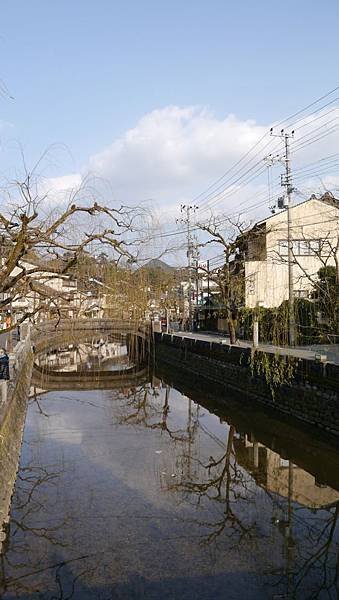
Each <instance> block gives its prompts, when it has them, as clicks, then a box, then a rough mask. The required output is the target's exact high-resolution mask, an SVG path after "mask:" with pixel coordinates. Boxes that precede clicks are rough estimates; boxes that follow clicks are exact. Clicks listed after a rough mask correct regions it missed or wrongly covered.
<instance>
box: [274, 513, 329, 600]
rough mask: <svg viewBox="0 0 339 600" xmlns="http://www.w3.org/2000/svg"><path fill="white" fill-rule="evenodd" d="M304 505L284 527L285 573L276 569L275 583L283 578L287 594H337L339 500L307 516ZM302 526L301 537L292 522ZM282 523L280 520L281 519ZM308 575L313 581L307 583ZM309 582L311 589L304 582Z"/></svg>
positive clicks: (325, 595) (312, 597)
mask: <svg viewBox="0 0 339 600" xmlns="http://www.w3.org/2000/svg"><path fill="white" fill-rule="evenodd" d="M303 510H304V509H303V508H301V507H297V508H295V509H294V514H293V517H292V514H291V515H289V517H288V519H287V521H282V523H283V525H284V526H285V527H283V528H281V529H282V533H283V535H284V537H285V545H284V546H285V558H286V568H285V571H284V573H283V574H281V572H280V571H279V572H277V573H276V574H277V575H278V579H277V582H276V585H282V584H283V583H284V582H286V583H285V585H286V588H287V594H288V597H291V598H304V597H306V596H305V594H306V593H307V598H309V599H310V600H311V599H312V600H313V599H314V600H315V599H316V598H322V597H324V598H336V597H337V596H336V583H337V580H338V562H336V561H337V545H336V540H335V532H336V528H337V522H338V513H339V503H337V504H336V505H335V506H332V507H329V508H327V509H325V511H326V512H325V515H324V510H322V511H320V513H319V514H318V512H316V513H315V515H314V516H313V518H311V519H310V516H309V514H308V515H307V519H305V518H304V515H303ZM293 523H294V526H295V529H296V530H297V529H298V530H300V529H301V530H302V531H303V533H304V535H303V536H302V538H301V540H300V541H299V540H298V534H297V531H296V532H295V534H294V535H292V525H293ZM279 525H280V523H279ZM308 579H310V581H311V585H309V584H308ZM308 585H309V588H310V589H309V590H305V586H308Z"/></svg>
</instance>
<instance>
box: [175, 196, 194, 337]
mask: <svg viewBox="0 0 339 600" xmlns="http://www.w3.org/2000/svg"><path fill="white" fill-rule="evenodd" d="M197 208H198V207H197V206H194V205H192V206H190V205H187V204H182V205H181V206H180V212H181V214H182V215H183V216H182V217H181V219H177V222H178V221H179V222H181V223H184V224H185V225H186V227H187V230H186V231H187V233H186V235H187V271H188V328H189V331H192V329H193V327H192V325H193V312H192V256H193V241H192V233H191V214H192V211H193V212H195V211H196V210H197Z"/></svg>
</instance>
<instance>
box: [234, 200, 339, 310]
mask: <svg viewBox="0 0 339 600" xmlns="http://www.w3.org/2000/svg"><path fill="white" fill-rule="evenodd" d="M290 216H291V240H292V252H293V290H294V297H303V298H307V297H309V296H310V293H311V291H312V290H313V289H314V288H313V282H314V281H315V280H316V279H317V273H318V271H319V269H320V268H321V267H323V266H329V265H333V266H335V265H336V264H338V262H337V261H338V228H339V227H338V225H339V202H338V200H336V199H335V198H333V196H332V195H331V194H328V193H326V194H324V196H322V197H321V198H320V199H317V198H315V196H312V197H311V198H310V199H309V200H306V201H305V202H301V203H300V204H296V205H295V206H292V207H291V208H290ZM241 239H242V240H245V241H244V244H243V246H244V248H243V250H242V251H243V258H244V267H245V305H246V307H248V308H254V307H255V306H256V305H258V304H259V305H260V306H266V307H274V306H279V305H280V304H281V303H282V302H283V301H284V300H287V299H288V246H287V210H282V211H281V212H278V213H277V214H274V215H272V216H271V217H268V218H267V219H265V220H263V221H259V222H258V223H257V224H256V225H255V226H254V227H253V228H252V229H251V230H250V231H248V232H247V233H246V234H245V235H244V236H242V238H241Z"/></svg>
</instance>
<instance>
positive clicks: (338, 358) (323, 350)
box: [170, 331, 339, 365]
mask: <svg viewBox="0 0 339 600" xmlns="http://www.w3.org/2000/svg"><path fill="white" fill-rule="evenodd" d="M170 334H171V335H173V336H177V337H183V338H189V339H196V340H204V341H209V342H219V343H221V344H222V343H225V344H230V338H229V336H228V335H224V334H222V333H216V332H206V333H205V332H191V331H177V332H173V333H172V332H170ZM234 345H236V346H238V347H240V348H252V347H253V344H252V342H250V341H248V340H237V342H236V344H234ZM257 349H258V350H259V351H261V352H269V353H271V354H281V355H283V356H295V357H296V358H304V359H307V360H316V359H317V357H318V356H319V355H321V356H322V357H324V356H326V359H322V360H324V361H326V362H332V363H334V364H336V365H339V344H328V345H327V344H326V345H325V344H319V345H314V346H295V347H291V346H274V345H273V344H263V343H259V345H258V347H257Z"/></svg>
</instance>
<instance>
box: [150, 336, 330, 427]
mask: <svg viewBox="0 0 339 600" xmlns="http://www.w3.org/2000/svg"><path fill="white" fill-rule="evenodd" d="M154 348H155V350H154V354H155V360H156V363H157V364H160V365H161V363H165V364H168V365H170V366H172V367H174V368H175V369H180V370H181V371H184V372H185V373H187V374H190V375H191V377H194V380H195V382H196V381H197V378H203V379H204V380H207V381H211V382H212V383H215V384H217V385H218V386H220V385H221V386H224V387H226V388H232V389H233V390H235V391H236V392H240V395H239V399H240V400H241V397H243V395H244V394H245V395H246V398H248V399H254V400H256V401H259V402H260V403H262V404H265V405H266V406H269V407H270V408H272V409H275V410H278V411H280V412H282V413H284V414H287V415H289V416H292V417H294V418H296V419H298V420H301V421H304V422H307V423H310V424H312V425H315V426H316V427H318V428H320V429H322V430H325V431H328V432H329V433H330V434H332V435H334V436H337V437H339V411H338V396H337V394H338V381H339V367H338V366H336V365H334V364H330V363H327V364H321V363H316V362H314V361H310V360H306V359H305V360H304V359H297V358H291V357H283V356H281V355H279V356H278V355H274V354H268V353H264V352H253V351H252V350H251V349H244V348H240V347H237V346H230V345H226V344H222V343H219V342H208V341H202V340H194V339H189V338H181V337H176V336H171V335H170V334H160V333H155V334H154Z"/></svg>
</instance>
